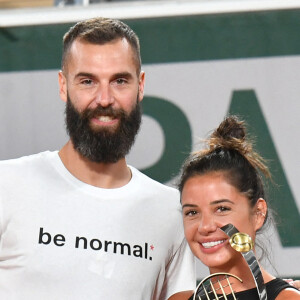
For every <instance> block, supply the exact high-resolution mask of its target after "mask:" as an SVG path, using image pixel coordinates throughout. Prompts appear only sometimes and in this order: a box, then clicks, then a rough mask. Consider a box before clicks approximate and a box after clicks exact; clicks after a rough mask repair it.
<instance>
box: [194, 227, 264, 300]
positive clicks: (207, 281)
mask: <svg viewBox="0 0 300 300" xmlns="http://www.w3.org/2000/svg"><path fill="white" fill-rule="evenodd" d="M221 230H222V231H223V232H225V233H226V234H227V235H228V236H229V237H230V240H229V243H230V245H231V247H232V248H233V249H234V250H236V251H238V252H240V253H241V255H242V256H243V257H244V259H245V260H246V262H247V264H248V266H249V268H250V270H251V273H252V276H253V279H254V282H255V285H256V289H257V292H258V296H259V299H260V300H267V292H266V287H265V283H264V280H263V277H262V273H261V270H260V267H259V265H258V262H257V259H256V257H255V255H254V252H253V241H252V239H251V237H250V236H249V235H248V234H246V233H241V232H239V231H238V229H237V228H236V227H234V226H233V225H232V224H227V225H225V226H223V227H221ZM231 278H235V279H237V280H239V281H240V282H242V280H241V279H240V278H239V277H237V276H235V275H233V274H229V273H214V274H211V275H209V276H207V277H205V278H204V279H203V280H202V281H201V282H200V283H199V284H198V286H197V288H196V290H195V292H194V297H193V300H217V299H225V300H227V299H234V300H238V299H237V298H236V296H235V293H234V290H233V288H232V285H233V283H232V282H231V281H230V279H231ZM230 295H231V296H230Z"/></svg>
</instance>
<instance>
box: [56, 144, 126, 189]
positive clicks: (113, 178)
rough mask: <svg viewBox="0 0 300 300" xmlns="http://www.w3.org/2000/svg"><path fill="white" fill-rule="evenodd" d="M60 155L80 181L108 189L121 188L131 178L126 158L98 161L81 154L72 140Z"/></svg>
mask: <svg viewBox="0 0 300 300" xmlns="http://www.w3.org/2000/svg"><path fill="white" fill-rule="evenodd" d="M59 157H60V159H61V161H62V162H63V164H64V166H65V167H66V168H67V169H68V171H69V172H70V173H71V174H72V175H73V176H75V177H76V178H77V179H79V180H80V181H82V182H84V183H87V184H90V185H93V186H96V187H100V188H106V189H113V188H119V187H122V186H124V185H126V184H127V183H128V182H129V181H130V179H131V171H130V169H129V168H128V167H127V164H126V160H125V158H122V159H120V160H119V161H117V162H116V163H105V164H104V163H97V162H92V161H90V160H88V159H87V158H85V157H83V156H81V155H80V154H79V153H78V152H77V151H76V150H75V149H74V147H73V144H72V142H71V141H68V143H67V144H65V145H64V147H63V148H62V149H61V150H60V151H59Z"/></svg>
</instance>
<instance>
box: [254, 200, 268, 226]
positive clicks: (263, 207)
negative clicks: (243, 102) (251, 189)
mask: <svg viewBox="0 0 300 300" xmlns="http://www.w3.org/2000/svg"><path fill="white" fill-rule="evenodd" d="M267 212H268V206H267V203H266V200H265V199H263V198H259V199H258V200H257V202H256V204H255V208H254V214H255V216H254V219H255V231H257V230H259V229H260V228H261V227H262V226H263V225H264V222H265V219H266V217H267Z"/></svg>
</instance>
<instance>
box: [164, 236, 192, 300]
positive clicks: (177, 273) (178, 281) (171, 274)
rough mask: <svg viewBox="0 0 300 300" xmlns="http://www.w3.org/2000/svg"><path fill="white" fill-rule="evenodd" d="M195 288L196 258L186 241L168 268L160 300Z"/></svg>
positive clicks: (165, 299)
mask: <svg viewBox="0 0 300 300" xmlns="http://www.w3.org/2000/svg"><path fill="white" fill-rule="evenodd" d="M195 287H196V265H195V257H194V255H193V254H192V252H191V250H190V248H189V246H188V244H187V242H186V240H185V239H184V240H183V241H182V243H181V244H180V247H179V248H178V250H177V251H176V253H175V254H174V256H173V258H172V259H171V261H170V263H169V264H168V266H167V269H166V276H165V282H164V286H163V289H162V293H161V296H160V298H159V299H160V300H167V299H168V298H169V297H171V296H172V295H173V294H176V293H178V292H181V291H187V290H194V289H195Z"/></svg>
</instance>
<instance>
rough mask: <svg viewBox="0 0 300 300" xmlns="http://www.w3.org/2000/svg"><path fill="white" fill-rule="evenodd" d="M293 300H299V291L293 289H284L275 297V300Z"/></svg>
mask: <svg viewBox="0 0 300 300" xmlns="http://www.w3.org/2000/svg"><path fill="white" fill-rule="evenodd" d="M294 299H295V300H296V299H300V291H298V290H296V289H293V288H286V289H284V290H282V291H281V292H280V293H279V294H278V296H277V297H276V300H294Z"/></svg>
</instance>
